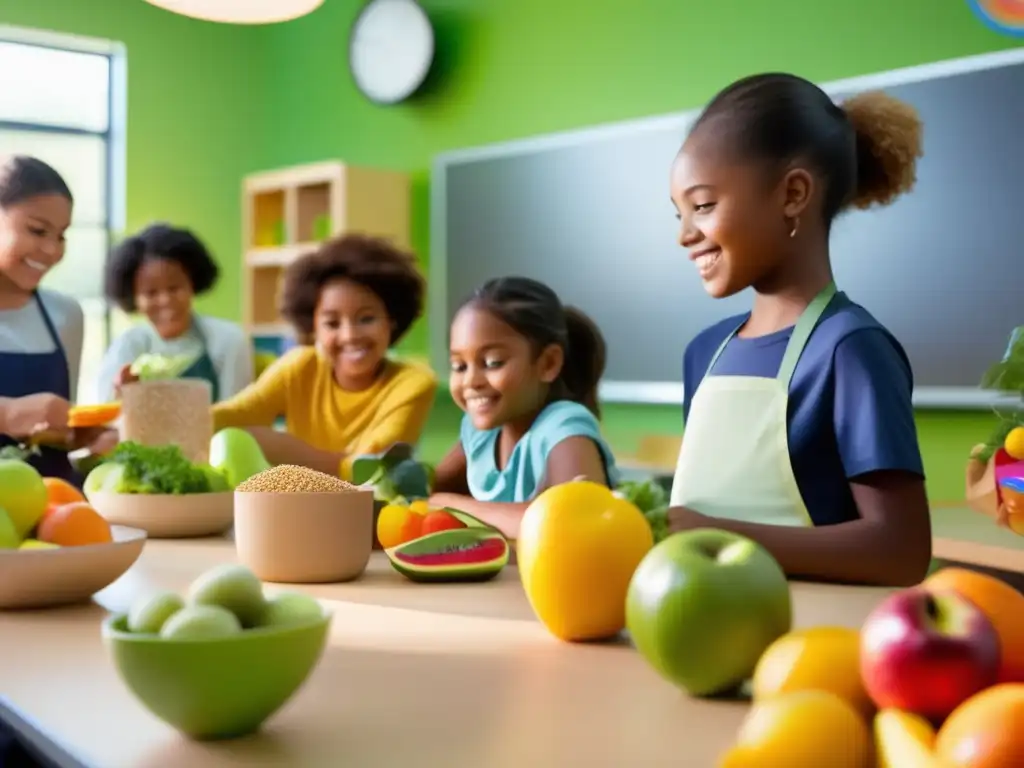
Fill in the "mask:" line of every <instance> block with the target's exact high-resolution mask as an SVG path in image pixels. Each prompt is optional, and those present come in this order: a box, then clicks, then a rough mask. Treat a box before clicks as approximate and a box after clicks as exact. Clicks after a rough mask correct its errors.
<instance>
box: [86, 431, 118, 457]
mask: <svg viewBox="0 0 1024 768" xmlns="http://www.w3.org/2000/svg"><path fill="white" fill-rule="evenodd" d="M120 441H121V436H120V435H119V434H118V432H117V430H116V429H111V428H110V427H90V428H88V429H76V430H75V443H76V445H75V448H88V450H89V453H90V454H92V455H93V456H105V455H106V454H108V453H110V452H111V451H112V450H114V449H115V448H116V447H117V444H118V443H119V442H120Z"/></svg>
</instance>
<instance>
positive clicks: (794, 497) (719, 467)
mask: <svg viewBox="0 0 1024 768" xmlns="http://www.w3.org/2000/svg"><path fill="white" fill-rule="evenodd" d="M835 294H836V286H835V284H834V283H829V285H828V286H826V287H825V289H824V290H823V291H822V292H821V293H819V294H818V295H817V296H816V297H815V298H814V300H813V301H812V302H811V303H810V305H809V306H808V307H807V309H806V310H804V312H803V314H802V315H801V316H800V319H799V320H798V321H797V324H796V326H795V327H794V328H793V334H792V336H791V337H790V339H789V343H788V344H787V345H786V353H785V355H784V356H783V358H782V363H781V365H780V366H779V373H778V375H777V376H776V377H775V378H774V379H768V378H763V377H759V376H711V375H710V373H711V370H712V368H714V365H715V363H716V362H718V358H719V356H720V355H721V354H722V351H723V350H724V349H725V346H726V345H727V344H728V343H729V341H730V339H732V337H733V336H734V335H735V334H736V331H738V330H739V328H737V329H736V330H735V331H733V332H732V333H731V334H729V336H728V337H727V338H726V339H725V341H723V342H722V344H721V346H719V348H718V350H717V351H716V352H715V354H714V357H712V359H711V364H710V365H709V366H708V370H707V372H706V373H705V375H704V378H703V380H702V381H701V383H700V385H699V386H698V387H697V391H696V392H695V393H694V395H693V400H692V401H691V403H690V410H689V414H688V417H687V419H686V425H685V427H684V430H683V445H682V448H681V450H680V452H679V462H678V464H677V466H676V473H675V479H674V480H673V483H672V496H671V501H672V506H683V507H688V508H690V509H692V510H694V511H696V512H699V513H701V514H703V515H708V516H709V517H719V518H726V519H730V520H743V521H747V522H752V523H764V524H767V525H788V526H810V525H813V524H814V523H813V522H812V521H811V517H810V515H809V514H808V512H807V508H806V506H804V501H803V498H802V497H801V495H800V488H799V486H798V485H797V482H796V477H795V476H794V474H793V466H792V464H791V463H790V457H789V428H788V420H787V411H788V408H787V406H788V404H789V383H790V380H791V379H792V378H793V371H794V370H795V369H796V364H797V361H798V360H799V359H800V355H801V353H802V352H803V350H804V347H805V346H806V345H807V340H808V339H809V338H810V336H811V332H812V331H813V330H814V328H815V326H817V324H818V321H819V320H820V319H821V316H822V314H823V313H824V311H825V308H826V307H827V306H828V305H829V302H830V301H832V297H833V296H835Z"/></svg>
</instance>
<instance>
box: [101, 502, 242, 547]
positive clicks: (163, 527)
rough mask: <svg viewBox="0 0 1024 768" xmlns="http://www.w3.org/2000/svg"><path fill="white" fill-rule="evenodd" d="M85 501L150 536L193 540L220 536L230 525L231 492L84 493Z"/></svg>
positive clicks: (113, 519) (117, 522) (115, 521)
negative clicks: (177, 493) (173, 493)
mask: <svg viewBox="0 0 1024 768" xmlns="http://www.w3.org/2000/svg"><path fill="white" fill-rule="evenodd" d="M86 496H87V497H88V498H89V503H90V504H92V505H93V506H94V507H95V508H96V511H97V512H99V513H100V514H101V515H103V517H105V518H106V519H107V522H109V523H112V524H114V525H130V526H132V527H134V528H141V529H142V530H144V531H145V532H146V533H147V534H148V535H149V537H150V538H151V539H193V538H198V537H200V536H220V535H221V534H223V533H225V532H226V531H227V530H228V529H229V528H231V523H232V520H233V513H234V494H232V493H231V491H226V492H223V493H189V494H183V495H171V494H142V493H110V492H108V491H96V492H93V493H87V494H86Z"/></svg>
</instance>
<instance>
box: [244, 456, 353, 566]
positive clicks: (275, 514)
mask: <svg viewBox="0 0 1024 768" xmlns="http://www.w3.org/2000/svg"><path fill="white" fill-rule="evenodd" d="M234 522H235V549H236V552H237V554H238V559H239V562H241V563H242V564H243V565H245V566H247V567H248V568H249V569H251V570H252V572H253V573H255V574H256V576H258V577H259V578H260V579H261V580H262V581H267V582H277V583H288V584H317V583H320V584H322V583H336V582H343V581H352V580H354V579H357V578H359V577H360V576H361V575H362V574H363V573H364V572H365V571H366V566H367V564H368V563H369V560H370V552H371V549H372V543H373V491H371V490H367V489H364V488H360V487H358V486H355V485H352V484H351V483H347V482H345V481H344V480H341V479H340V478H337V477H334V476H332V475H327V474H324V473H323V472H317V471H315V470H312V469H307V468H305V467H297V466H292V465H288V464H282V465H279V466H276V467H271V468H270V469H267V470H264V471H263V472H260V473H258V474H256V475H253V476H252V477H250V478H249V479H248V480H246V481H245V482H243V483H241V484H239V486H238V487H237V488H236V489H235V504H234Z"/></svg>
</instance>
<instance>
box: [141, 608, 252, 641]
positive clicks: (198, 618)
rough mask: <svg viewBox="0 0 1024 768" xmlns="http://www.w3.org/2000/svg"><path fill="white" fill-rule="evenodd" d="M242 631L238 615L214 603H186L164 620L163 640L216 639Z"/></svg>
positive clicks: (161, 630)
mask: <svg viewBox="0 0 1024 768" xmlns="http://www.w3.org/2000/svg"><path fill="white" fill-rule="evenodd" d="M241 631H242V625H241V624H239V623H238V617H236V616H235V614H233V613H232V612H231V611H229V610H227V609H225V608H220V607H218V606H216V605H188V606H185V607H184V608H182V609H181V610H180V611H178V612H177V613H175V614H174V615H173V616H171V618H169V619H168V620H167V621H166V622H164V625H163V627H162V628H161V629H160V637H161V638H163V639H164V640H217V639H219V638H222V637H230V636H232V635H237V634H238V633H239V632H241Z"/></svg>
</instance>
